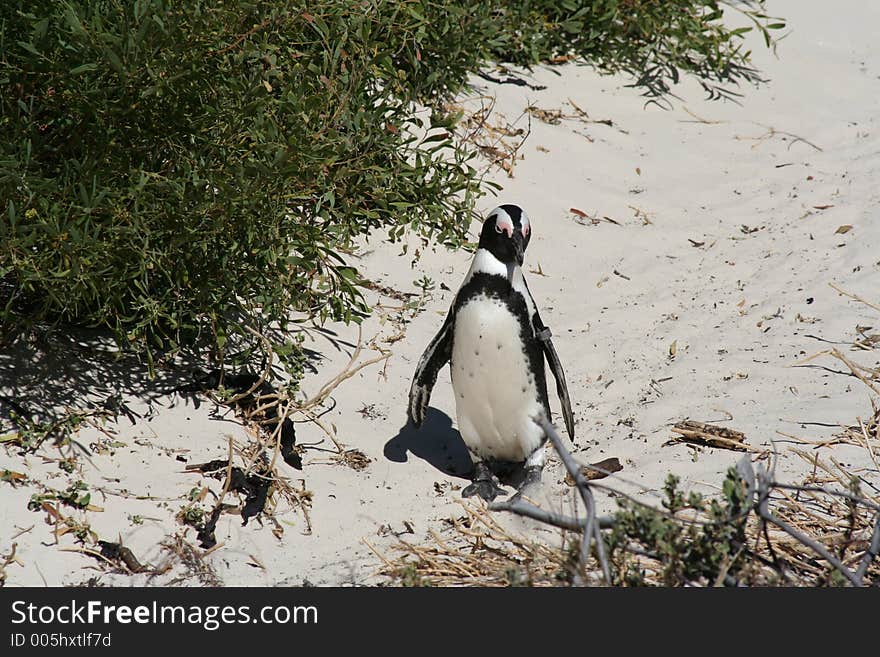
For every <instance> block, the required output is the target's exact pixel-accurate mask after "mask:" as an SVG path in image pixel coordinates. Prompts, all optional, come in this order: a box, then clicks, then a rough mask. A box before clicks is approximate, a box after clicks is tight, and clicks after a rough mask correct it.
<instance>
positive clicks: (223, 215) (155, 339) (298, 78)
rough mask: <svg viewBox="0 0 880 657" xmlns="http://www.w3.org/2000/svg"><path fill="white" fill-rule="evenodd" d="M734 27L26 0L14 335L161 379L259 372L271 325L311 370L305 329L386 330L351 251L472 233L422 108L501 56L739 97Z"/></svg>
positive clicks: (2, 122)
mask: <svg viewBox="0 0 880 657" xmlns="http://www.w3.org/2000/svg"><path fill="white" fill-rule="evenodd" d="M717 10H718V3H717V2H710V1H707V0H680V1H679V2H668V3H665V2H653V1H651V0H630V1H620V2H617V1H612V0H595V1H592V2H589V1H580V2H576V1H566V2H561V3H557V2H522V1H520V2H498V1H494V2H486V3H464V2H460V1H453V0H447V1H444V2H427V1H424V0H409V1H402V2H392V1H390V0H367V1H363V2H358V1H354V0H327V1H325V2H313V3H306V6H305V9H303V8H302V6H301V5H298V4H294V3H292V2H286V1H282V0H273V1H259V0H253V1H242V2H238V1H222V0H192V1H189V2H171V1H170V0H135V1H132V0H89V1H86V0H81V1H79V2H75V1H74V0H69V1H62V2H59V1H57V0H6V1H5V2H4V3H2V6H0V135H2V138H0V214H2V217H3V220H2V221H0V325H2V329H3V330H4V332H5V335H6V339H7V340H8V339H9V338H10V336H12V337H13V338H14V337H15V336H16V335H19V334H20V333H21V332H22V331H23V330H25V329H26V328H27V327H29V326H33V325H34V323H36V322H47V321H49V322H67V323H74V324H79V325H87V326H94V327H101V328H109V329H110V330H112V331H113V333H114V335H115V337H116V340H117V342H118V343H119V345H120V346H121V347H122V348H123V349H126V350H131V351H134V352H137V353H140V354H143V355H145V357H146V358H147V359H148V361H149V362H150V363H151V365H152V363H153V362H154V358H155V357H157V356H158V357H163V358H164V357H168V356H170V355H173V354H175V353H177V352H178V351H179V350H181V349H192V348H196V349H202V348H208V349H210V350H211V351H212V352H213V353H214V355H215V356H218V355H222V354H224V352H229V353H227V355H226V357H227V358H231V357H232V356H233V355H234V354H232V353H231V352H237V353H238V355H239V357H240V358H246V357H248V356H249V355H250V354H252V352H253V351H254V350H255V349H260V348H261V347H262V346H263V343H261V342H260V340H259V339H257V338H256V337H255V334H254V333H253V332H252V331H250V330H249V329H253V330H254V331H256V332H262V333H265V332H266V330H267V328H268V327H272V328H273V329H275V330H279V331H280V332H279V333H277V336H278V337H277V341H278V344H276V345H275V347H276V350H277V351H278V353H279V355H281V356H282V357H286V358H287V361H288V363H289V364H291V367H295V363H296V362H297V358H296V356H297V354H298V353H299V352H298V349H297V347H296V343H295V342H289V341H288V340H289V338H288V337H286V336H285V334H284V328H285V327H286V326H287V325H288V323H289V321H290V317H291V313H292V312H293V313H297V316H299V317H318V318H327V317H330V318H333V319H339V320H346V321H350V320H353V319H354V320H357V319H358V318H359V317H361V316H363V314H364V313H366V312H368V308H366V307H365V306H364V304H363V301H362V299H361V297H360V295H359V292H358V285H357V284H358V277H357V275H356V272H355V270H354V269H353V268H351V267H350V266H349V264H348V263H347V261H346V253H347V252H350V249H351V247H352V243H353V240H355V239H356V238H357V237H359V236H362V235H365V234H368V233H370V232H371V231H374V230H377V229H384V230H385V231H387V232H388V234H389V236H390V237H391V238H392V239H396V238H398V237H400V236H401V235H402V233H403V232H404V231H405V230H408V229H409V230H414V231H416V232H417V233H418V234H420V235H422V236H423V237H425V238H428V239H432V240H437V241H440V242H441V243H445V244H448V245H454V244H458V243H460V242H461V240H462V239H463V237H464V234H465V230H466V229H467V227H468V225H469V223H470V219H471V208H472V207H473V202H474V199H475V198H476V197H477V196H478V195H479V194H481V193H482V192H483V188H484V186H483V185H482V184H481V182H480V180H479V179H478V177H477V175H476V173H475V171H474V169H473V168H472V167H471V166H470V165H469V159H470V158H471V154H470V153H469V152H468V151H467V150H466V148H465V147H464V146H463V145H461V144H456V143H455V142H453V141H452V137H451V135H450V134H449V133H448V132H446V131H445V130H443V129H442V128H444V127H448V126H449V125H450V121H451V120H452V119H450V118H449V117H444V116H442V115H441V113H436V114H435V115H434V116H433V117H432V119H431V123H430V124H424V123H423V122H422V121H421V120H420V119H419V118H418V117H417V115H416V114H415V112H414V107H415V105H414V103H415V102H417V101H420V102H422V103H426V104H429V105H431V104H432V103H433V102H434V101H436V100H438V99H442V98H446V97H448V96H449V95H450V94H452V93H455V92H457V91H459V90H460V89H461V88H462V86H463V85H464V83H465V81H466V78H467V74H468V73H469V72H471V71H474V70H476V69H477V68H478V67H479V66H480V65H481V63H483V62H484V61H487V60H490V59H504V60H509V61H513V62H516V63H519V64H533V63H536V62H538V61H540V60H542V59H546V58H548V57H550V56H553V55H556V54H559V53H574V54H576V55H578V56H582V57H586V58H588V59H589V61H591V62H594V63H596V64H597V65H599V66H600V67H602V68H603V69H606V70H618V69H622V70H628V71H632V72H635V73H638V74H639V75H641V76H642V77H643V78H644V79H643V81H647V82H646V83H649V84H650V85H651V86H649V89H653V90H654V91H653V92H654V93H662V91H663V89H664V85H665V84H666V82H665V81H666V80H671V79H675V78H676V77H677V75H678V70H679V69H681V70H686V71H692V72H695V73H697V74H698V75H699V76H701V77H703V78H705V79H707V80H710V79H711V80H719V81H729V80H735V79H736V78H737V75H738V74H739V73H740V72H741V71H742V70H746V69H743V68H742V67H743V66H744V65H745V63H746V62H747V53H743V52H741V51H740V50H739V49H738V45H737V42H738V39H740V38H741V36H742V33H741V32H737V31H728V30H726V29H725V28H724V27H722V26H721V24H720V23H718V21H717V19H718V16H719V15H720V14H719V12H718V11H717ZM755 20H756V21H758V24H759V25H760V26H761V27H762V29H765V28H764V25H765V24H766V20H764V19H763V18H761V17H760V16H759V17H758V18H755ZM762 21H763V22H762ZM645 76H648V77H647V78H645ZM747 79H748V77H747ZM658 80H659V84H658ZM420 116H423V115H420ZM409 126H415V129H410V128H409ZM432 128H436V129H432ZM415 134H419V135H424V134H427V135H429V136H428V137H427V138H425V137H422V136H419V137H416V136H414V135H415ZM441 154H442V156H441Z"/></svg>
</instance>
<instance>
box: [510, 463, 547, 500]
mask: <svg viewBox="0 0 880 657" xmlns="http://www.w3.org/2000/svg"><path fill="white" fill-rule="evenodd" d="M543 469H544V468H543V467H541V466H539V465H532V466H526V467H525V468H524V469H523V474H524V476H523V481H522V483H521V484H520V486H519V489H518V490H517V491H516V494H515V495H514V496H513V497H511V498H510V501H511V502H517V501H519V500H521V499H522V496H523V494H526V495H528V494H529V493H531V492H532V491H533V490H535V489H536V488H538V487H539V486H540V485H541V472H542V471H543Z"/></svg>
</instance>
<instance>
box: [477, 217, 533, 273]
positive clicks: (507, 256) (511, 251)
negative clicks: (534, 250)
mask: <svg viewBox="0 0 880 657" xmlns="http://www.w3.org/2000/svg"><path fill="white" fill-rule="evenodd" d="M531 238H532V226H531V224H530V223H529V215H527V214H526V213H525V210H523V209H522V208H520V207H519V206H518V205H501V206H499V207H497V208H495V209H494V210H492V212H490V213H489V216H488V217H487V218H486V221H484V222H483V229H482V231H480V243H479V244H478V247H479V248H481V249H486V250H487V251H488V252H489V253H491V254H492V255H493V256H495V257H496V258H497V259H498V260H499V261H500V262H503V263H504V264H505V265H508V266H509V269H510V270H511V271H512V268H513V267H512V266H513V265H520V266H521V265H522V263H523V255H524V254H525V251H526V247H528V245H529V240H530V239H531Z"/></svg>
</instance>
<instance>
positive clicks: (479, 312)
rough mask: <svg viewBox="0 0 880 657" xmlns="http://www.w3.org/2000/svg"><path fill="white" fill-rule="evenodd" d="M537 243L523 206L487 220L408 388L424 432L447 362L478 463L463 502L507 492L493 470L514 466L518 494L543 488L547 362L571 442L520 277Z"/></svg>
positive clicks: (559, 384) (564, 392)
mask: <svg viewBox="0 0 880 657" xmlns="http://www.w3.org/2000/svg"><path fill="white" fill-rule="evenodd" d="M531 237H532V226H531V222H530V221H529V217H528V215H527V214H526V213H525V212H524V211H523V210H522V209H521V208H520V207H518V206H516V205H501V206H499V207H497V208H495V209H494V210H492V211H491V212H490V213H489V214H488V216H487V218H486V220H485V221H484V222H483V226H482V229H481V231H480V241H479V243H478V245H477V251H476V253H475V255H474V258H473V261H472V262H471V266H470V270H469V271H468V273H467V275H466V276H465V278H464V281H463V283H462V285H461V287H460V288H459V290H458V292H457V293H456V295H455V300H454V301H453V303H452V306H451V307H450V309H449V312H448V314H447V315H446V320H445V321H444V322H443V326H441V327H440V330H439V331H438V333H437V335H436V336H434V339H433V340H431V342H430V343H429V344H428V346H427V348H426V349H425V352H424V353H423V354H422V357H421V358H420V359H419V363H418V366H417V367H416V371H415V375H414V377H413V381H412V385H411V387H410V391H409V406H408V409H407V415H408V418H409V421H410V422H412V424H413V425H414V426H415V427H416V428H418V427H420V426H421V424H422V422H423V421H424V418H425V411H426V409H427V407H428V402H429V401H430V397H431V391H432V389H433V387H434V384H435V383H436V381H437V374H438V373H439V371H440V370H441V369H442V368H443V366H444V365H446V363H447V362H448V363H449V365H450V372H451V375H452V389H453V391H454V393H455V407H456V415H457V417H458V428H459V431H460V433H461V437H462V439H463V440H464V443H465V445H467V448H468V450H469V451H470V453H471V455H472V458H473V459H474V461H475V462H474V473H473V480H472V483H471V484H470V485H469V486H467V487H465V488H464V489H463V490H462V497H472V496H473V495H479V496H480V497H482V498H483V499H484V500H486V501H489V502H491V501H492V500H494V499H495V498H496V497H497V496H498V495H506V494H507V493H506V492H505V491H504V489H503V488H502V487H501V485H500V482H499V479H498V477H497V475H496V471H499V470H500V469H502V468H505V467H509V466H510V465H514V466H521V467H522V469H523V471H524V477H523V482H522V485H521V486H520V488H519V491H518V492H517V496H519V495H521V494H522V492H523V491H524V490H526V489H527V488H528V487H530V486H533V485H535V484H538V483H540V481H541V472H542V470H543V467H544V459H545V454H544V444H545V443H546V441H547V436H546V435H545V434H544V431H543V429H541V427H540V426H539V425H538V424H536V423H535V421H534V418H536V417H537V416H539V415H540V414H542V413H543V414H544V415H545V417H547V419H548V420H550V417H551V416H550V404H549V401H548V396H547V379H546V375H545V368H544V360H545V359H546V360H547V362H548V363H549V365H550V370H551V371H552V373H553V376H554V378H555V379H556V391H557V394H558V396H559V400H560V402H561V405H562V415H563V418H564V419H565V427H566V430H567V432H568V435H569V437H570V438H571V439H572V440H574V417H573V415H572V411H571V400H570V399H569V396H568V387H567V385H566V382H565V373H564V372H563V369H562V363H561V362H560V360H559V356H558V355H557V353H556V349H555V348H554V346H553V342H552V340H551V332H550V329H549V328H547V327H546V326H545V325H544V322H543V321H541V316H540V314H539V312H538V307H537V305H536V304H535V301H534V299H533V298H532V295H531V293H530V292H529V288H528V285H527V284H526V280H525V277H524V276H523V272H522V264H523V256H524V254H525V250H526V248H527V247H528V244H529V241H530V240H531Z"/></svg>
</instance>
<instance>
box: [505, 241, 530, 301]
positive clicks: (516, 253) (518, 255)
mask: <svg viewBox="0 0 880 657" xmlns="http://www.w3.org/2000/svg"><path fill="white" fill-rule="evenodd" d="M510 239H512V240H513V257H514V258H515V259H516V264H518V265H519V266H520V267H522V263H523V253H525V250H526V249H525V240H524V238H523V236H522V233H521V232H519V231H518V230H515V231H513V237H511V238H510ZM515 270H516V267H514V266H513V263H512V262H509V263H507V283H508V284H509V285H510V287H511V290H512V289H513V272H514V271H515Z"/></svg>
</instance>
